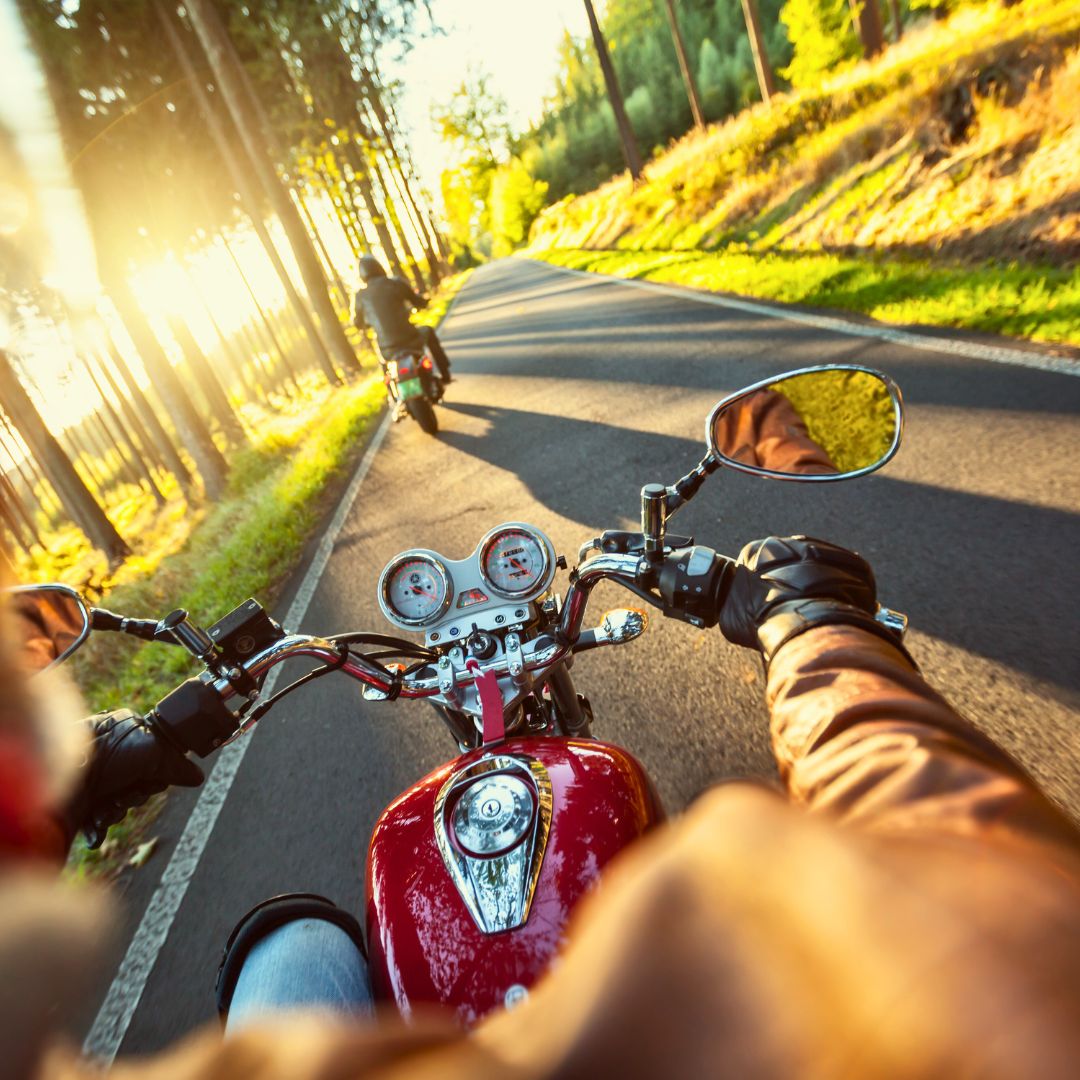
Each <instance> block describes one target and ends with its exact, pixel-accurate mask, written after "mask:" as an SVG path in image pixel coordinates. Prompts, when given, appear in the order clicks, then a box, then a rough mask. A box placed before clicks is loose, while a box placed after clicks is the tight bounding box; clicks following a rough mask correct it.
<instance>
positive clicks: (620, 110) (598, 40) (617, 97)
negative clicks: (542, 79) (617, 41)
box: [585, 0, 642, 183]
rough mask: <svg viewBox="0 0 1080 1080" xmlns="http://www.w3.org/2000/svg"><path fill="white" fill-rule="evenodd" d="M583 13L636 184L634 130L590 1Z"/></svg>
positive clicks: (637, 158) (638, 168)
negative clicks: (587, 22)
mask: <svg viewBox="0 0 1080 1080" xmlns="http://www.w3.org/2000/svg"><path fill="white" fill-rule="evenodd" d="M585 12H586V14H587V15H588V17H589V30H590V31H591V33H592V39H593V44H594V45H595V46H596V55H597V58H598V59H599V61H600V70H601V71H602V72H603V73H604V85H605V86H606V87H607V93H608V100H609V101H610V102H611V109H612V111H613V112H614V113H615V125H616V127H617V128H618V129H619V140H620V142H621V143H622V148H623V155H624V156H625V158H626V167H627V168H628V169H629V170H630V177H631V179H633V181H634V182H635V183H636V182H637V181H638V179H639V178H640V177H641V167H642V166H641V151H640V150H639V149H638V144H637V139H636V138H635V137H634V129H633V128H632V127H631V126H630V120H629V118H628V117H627V115H626V106H625V104H624V103H623V96H622V90H621V89H619V79H618V77H617V76H616V74H615V68H614V67H612V64H611V56H610V54H609V53H608V47H607V43H606V42H605V41H604V35H603V33H601V31H600V23H599V22H598V21H597V19H596V12H595V11H594V10H593V4H592V0H585Z"/></svg>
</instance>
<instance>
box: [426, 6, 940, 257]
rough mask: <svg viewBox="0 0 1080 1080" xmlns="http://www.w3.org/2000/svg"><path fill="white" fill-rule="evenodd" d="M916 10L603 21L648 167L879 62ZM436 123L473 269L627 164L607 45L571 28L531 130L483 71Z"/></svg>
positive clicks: (680, 13) (450, 206) (718, 13)
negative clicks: (512, 123) (675, 143)
mask: <svg viewBox="0 0 1080 1080" xmlns="http://www.w3.org/2000/svg"><path fill="white" fill-rule="evenodd" d="M925 6H926V5H924V7H925ZM913 7H914V10H915V11H916V12H918V11H919V7H918V0H916V2H915V4H914V5H909V3H908V0H890V3H889V5H888V8H887V11H888V20H887V22H886V23H885V24H884V25H883V24H882V21H881V20H882V16H881V15H880V14H879V12H878V9H877V8H876V7H875V8H873V9H869V10H872V11H873V13H874V14H875V15H876V16H877V17H876V20H875V21H874V22H873V24H872V25H871V26H866V25H865V24H864V21H863V20H861V19H860V18H857V17H856V16H855V15H854V14H853V13H854V12H856V11H857V10H858V8H859V5H850V6H849V4H848V2H847V0H680V2H679V3H678V4H674V3H667V0H610V2H609V3H607V4H606V5H604V6H603V8H602V10H601V12H600V14H599V16H598V24H599V29H600V31H601V34H602V37H603V39H604V41H605V42H606V44H607V48H608V50H609V52H610V55H611V60H612V65H613V67H614V71H615V75H616V78H617V83H618V87H619V89H620V91H621V94H622V97H623V99H624V102H625V111H626V115H627V118H628V120H629V124H630V127H631V128H632V130H633V134H634V137H635V139H636V142H637V144H638V146H639V148H640V153H641V154H642V156H643V158H644V159H645V160H648V159H650V158H651V157H654V156H656V155H658V154H660V153H662V152H663V150H664V149H666V147H667V146H668V144H669V143H670V142H671V141H672V140H673V139H676V138H678V137H679V136H682V135H684V134H685V133H686V132H687V131H690V130H691V129H692V128H694V127H695V126H698V127H700V126H702V125H706V124H712V123H716V122H718V121H722V120H724V119H726V118H727V117H730V116H733V115H735V114H737V113H739V112H740V111H741V110H743V109H745V108H746V107H748V106H750V105H752V104H755V103H757V102H759V101H761V100H762V96H763V95H765V96H768V95H769V94H770V93H775V92H776V90H777V89H784V88H786V87H789V86H796V87H802V86H808V85H812V84H813V83H814V82H815V81H817V80H820V78H821V77H822V76H823V75H824V74H825V73H827V72H830V71H834V70H836V69H838V68H840V67H842V66H844V65H845V64H848V63H850V62H852V61H853V60H855V59H857V58H860V57H861V56H863V55H864V53H865V54H866V55H873V54H874V53H876V52H877V51H879V50H880V49H881V47H882V44H883V42H884V40H885V35H886V34H887V35H888V36H889V37H890V38H892V39H893V40H895V39H896V38H897V37H898V36H899V34H900V33H902V28H903V25H904V23H905V21H906V20H907V19H909V18H911V16H912V8H913ZM863 8H864V10H867V6H866V5H863ZM940 10H942V11H944V8H941V9H940ZM676 27H677V31H678V36H679V37H680V38H681V41H679V40H678V39H677V37H676V33H675V28H676ZM755 31H756V36H758V37H759V40H760V50H759V52H758V56H757V57H755V47H754V46H755V41H754V39H755ZM679 47H681V48H682V50H683V51H684V55H685V61H686V69H685V70H684V69H683V68H682V66H681V61H680V57H679V52H678V49H679ZM691 88H692V89H691ZM691 95H694V96H696V98H697V101H696V103H692V97H691ZM695 109H696V110H697V111H696V113H695ZM436 120H437V121H438V123H439V124H440V126H441V129H442V132H443V135H444V137H445V138H446V139H447V141H448V142H449V143H450V144H451V145H453V146H456V148H457V150H458V152H459V155H460V156H461V157H462V162H461V164H460V165H458V166H457V167H455V168H452V169H448V170H447V171H446V172H445V173H444V175H443V181H442V187H443V198H444V203H445V206H446V212H447V218H448V222H449V228H450V233H451V238H452V240H453V242H454V244H455V246H456V250H457V254H458V257H459V259H462V260H464V261H468V260H469V259H470V258H476V257H486V256H488V255H490V254H492V253H493V252H494V253H495V254H505V253H506V252H507V251H509V250H512V248H513V247H515V246H516V245H517V244H520V243H521V242H522V240H523V239H524V238H525V236H527V234H528V228H529V225H530V224H531V222H532V220H533V218H534V217H535V215H536V214H537V213H538V212H539V210H540V209H541V208H542V207H543V206H545V205H547V204H549V203H554V202H557V201H558V200H560V199H562V198H564V197H565V196H566V195H569V194H580V193H582V192H585V191H589V190H590V189H592V188H594V187H596V186H597V185H598V184H600V183H602V182H603V181H605V180H607V179H609V178H610V177H611V176H612V175H613V174H615V173H617V172H619V171H620V170H621V169H622V168H623V167H624V165H625V159H624V156H623V149H622V146H621V144H620V137H619V132H618V130H617V125H616V120H615V115H614V113H613V111H612V108H611V105H610V103H609V95H608V92H607V90H606V88H605V83H604V78H603V74H602V71H601V65H600V61H599V58H598V54H597V51H596V48H595V47H594V43H593V41H591V40H588V39H587V38H577V37H574V36H572V35H571V34H569V33H567V34H566V35H565V36H564V38H563V41H562V44H561V47H560V50H559V56H558V70H557V74H556V77H555V81H554V86H553V88H552V92H551V94H550V95H549V96H548V97H547V98H546V99H545V101H544V103H543V109H542V113H541V115H540V117H539V120H538V121H537V122H536V123H535V125H533V126H531V127H530V128H529V129H528V130H525V131H521V132H511V131H510V130H509V129H508V128H507V125H506V119H505V103H504V102H502V101H500V99H499V97H498V95H497V94H494V93H492V92H491V90H490V88H489V87H488V86H487V83H486V80H485V78H484V75H483V71H482V69H479V70H478V71H476V72H474V73H473V75H472V76H471V77H470V78H467V79H466V80H464V81H463V83H462V85H461V88H460V89H459V91H458V93H457V95H456V96H455V98H454V99H453V100H452V101H451V102H449V103H447V104H446V105H445V106H444V107H441V108H439V109H437V110H436Z"/></svg>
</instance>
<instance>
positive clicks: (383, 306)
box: [353, 258, 424, 359]
mask: <svg viewBox="0 0 1080 1080" xmlns="http://www.w3.org/2000/svg"><path fill="white" fill-rule="evenodd" d="M360 274H361V276H362V277H363V279H364V280H365V282H366V284H365V286H364V288H362V289H361V290H360V291H359V292H358V293H357V294H356V300H355V302H354V313H353V322H354V324H355V325H356V328H357V329H358V330H360V331H361V332H363V331H364V330H366V329H368V328H369V327H370V328H371V329H372V330H374V331H375V338H376V340H377V341H378V343H379V351H380V352H381V353H382V355H383V359H389V358H390V357H391V356H393V354H394V353H395V352H404V351H406V350H409V349H422V348H423V347H424V337H423V335H422V333H421V332H420V331H419V330H418V329H417V328H416V327H415V326H413V324H412V322H411V321H410V318H409V317H410V315H411V314H412V312H413V311H414V310H415V309H417V308H421V307H423V306H424V299H423V297H421V296H417V294H416V293H415V292H413V290H412V289H411V288H410V287H409V286H408V285H407V284H406V283H405V282H404V281H402V279H401V278H397V277H387V276H386V272H385V271H384V270H383V268H382V266H381V265H380V263H379V262H378V260H377V259H372V258H365V259H363V260H361V263H360Z"/></svg>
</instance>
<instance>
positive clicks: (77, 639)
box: [4, 584, 90, 674]
mask: <svg viewBox="0 0 1080 1080" xmlns="http://www.w3.org/2000/svg"><path fill="white" fill-rule="evenodd" d="M4 592H5V593H6V594H7V601H8V604H9V605H10V607H11V609H12V611H13V613H14V616H15V624H16V631H17V640H18V643H19V644H20V645H21V653H22V661H23V664H24V666H25V667H26V669H27V670H28V671H29V672H30V673H31V674H37V673H38V672H40V671H47V670H48V669H49V668H51V667H54V666H55V665H57V664H60V663H63V661H65V660H66V659H67V658H68V657H69V656H71V654H72V653H73V652H75V650H76V649H78V648H79V647H80V646H81V645H82V643H83V642H84V641H86V639H87V638H88V637H89V636H90V609H89V608H88V607H87V606H86V601H85V600H83V598H82V597H81V596H80V595H79V594H78V593H77V592H76V591H75V590H74V589H72V588H71V587H70V586H68V585H58V584H57V585H52V584H50V585H16V586H14V587H13V588H10V589H5V590H4Z"/></svg>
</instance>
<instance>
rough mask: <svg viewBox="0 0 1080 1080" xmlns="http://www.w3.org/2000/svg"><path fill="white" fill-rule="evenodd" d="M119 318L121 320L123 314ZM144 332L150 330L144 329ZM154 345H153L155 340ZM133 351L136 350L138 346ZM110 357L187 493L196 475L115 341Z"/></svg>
mask: <svg viewBox="0 0 1080 1080" xmlns="http://www.w3.org/2000/svg"><path fill="white" fill-rule="evenodd" d="M132 302H134V298H132ZM114 303H115V301H114ZM117 313H118V314H120V310H119V308H117ZM121 319H123V316H122V315H121ZM147 330H148V331H149V327H147ZM154 344H155V345H156V341H155V342H154ZM135 348H136V350H138V344H137V343H136V345H135ZM109 355H110V356H111V357H112V362H113V365H114V366H115V367H116V370H117V371H118V372H119V373H120V378H121V379H122V380H123V382H124V385H125V386H126V387H127V391H128V394H129V395H130V398H131V401H132V405H133V407H134V408H135V409H136V410H137V411H138V413H139V415H140V416H141V417H142V420H143V423H144V424H145V425H146V428H147V430H148V431H149V433H150V436H151V438H152V439H153V441H154V445H155V446H156V447H157V449H158V453H160V454H161V457H162V459H163V461H164V463H165V467H166V468H167V469H168V470H169V472H171V473H172V474H173V476H175V477H176V482H177V483H178V484H179V485H180V488H181V490H182V491H184V492H185V493H189V492H190V491H191V486H192V484H193V483H194V482H195V474H194V473H192V471H191V470H190V469H189V468H188V466H187V462H185V461H184V459H183V458H182V457H181V456H180V453H179V451H178V450H177V448H176V444H175V443H174V442H173V440H172V437H171V436H170V435H169V433H168V432H167V431H166V430H165V426H164V424H162V422H161V421H160V420H159V419H158V415H157V413H156V412H155V411H154V407H153V405H151V404H150V402H149V400H147V397H146V395H145V394H144V393H143V389H142V387H141V386H140V385H139V382H138V380H137V379H136V378H135V376H134V374H133V373H132V371H131V368H129V367H128V365H127V361H125V360H124V358H123V357H122V356H121V355H120V353H119V352H118V351H117V348H116V344H115V342H112V343H111V348H110V350H109Z"/></svg>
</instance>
